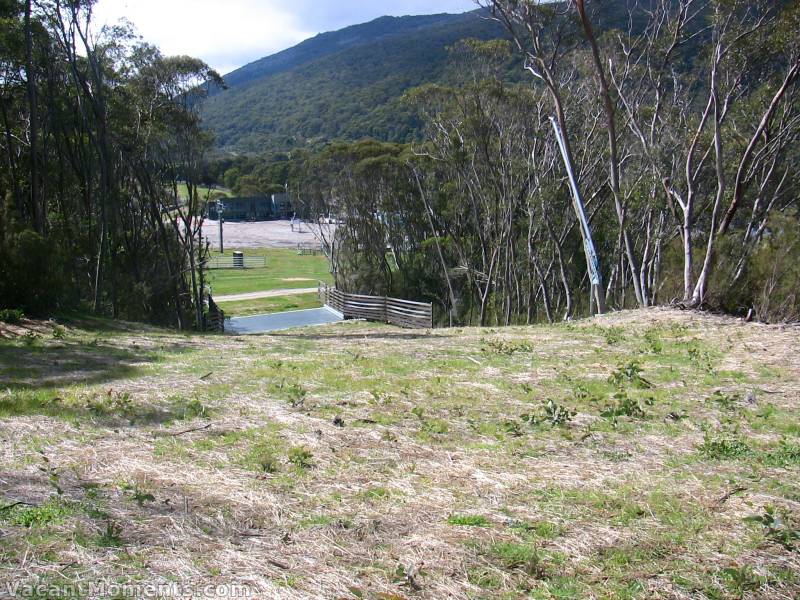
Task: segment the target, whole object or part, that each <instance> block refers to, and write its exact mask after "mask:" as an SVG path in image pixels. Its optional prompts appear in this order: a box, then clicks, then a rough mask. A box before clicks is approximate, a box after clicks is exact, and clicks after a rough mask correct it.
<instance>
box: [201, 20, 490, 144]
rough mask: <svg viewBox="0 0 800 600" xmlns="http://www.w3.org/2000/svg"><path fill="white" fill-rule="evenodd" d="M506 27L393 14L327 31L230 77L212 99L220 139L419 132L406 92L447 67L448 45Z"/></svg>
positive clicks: (297, 139)
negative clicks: (405, 96)
mask: <svg viewBox="0 0 800 600" xmlns="http://www.w3.org/2000/svg"><path fill="white" fill-rule="evenodd" d="M502 35H503V31H502V28H501V27H500V26H499V25H498V24H496V23H494V22H491V21H487V20H486V19H483V18H481V17H480V16H479V15H478V13H475V12H473V13H468V14H466V15H433V16H420V17H398V18H395V17H383V18H381V19H377V20H375V21H372V22H370V23H367V24H364V25H358V26H355V27H349V28H346V29H343V30H341V31H339V32H335V33H330V34H325V35H322V36H318V37H316V38H313V39H312V40H309V41H307V42H304V43H303V44H301V45H300V46H297V47H296V48H293V49H290V50H287V51H285V52H283V53H280V54H278V55H275V56H274V57H268V58H266V59H262V60H261V61H257V62H256V63H253V64H252V65H247V66H245V67H242V69H239V70H237V71H234V72H233V73H231V74H229V75H227V76H226V77H225V80H226V84H227V85H228V86H230V89H228V90H227V91H224V92H222V93H218V94H215V95H214V96H213V97H211V98H209V99H208V100H207V102H206V103H205V104H204V106H203V121H204V124H205V126H206V127H207V128H208V129H210V130H212V131H213V132H214V134H215V136H216V142H217V145H218V146H219V147H221V148H224V149H229V150H236V151H243V152H258V153H261V152H265V151H275V150H288V149H291V148H296V147H305V146H309V145H311V146H313V145H314V144H315V143H320V142H325V141H329V140H333V139H349V140H357V139H361V138H365V137H374V138H376V139H382V140H387V141H396V142H405V141H410V140H411V139H413V138H414V137H415V135H417V133H418V132H419V130H420V128H421V124H420V122H419V120H418V118H417V116H416V114H415V112H414V111H413V110H412V109H411V107H409V106H407V105H405V104H404V103H403V102H402V101H401V99H402V95H403V93H404V92H406V91H407V90H409V89H411V88H414V87H416V86H419V85H421V84H423V83H429V82H432V81H438V80H440V79H442V78H443V77H444V76H445V72H446V67H447V57H448V54H447V47H448V46H451V45H453V44H454V43H456V42H457V41H459V40H461V39H464V38H478V39H492V38H497V37H501V36H502Z"/></svg>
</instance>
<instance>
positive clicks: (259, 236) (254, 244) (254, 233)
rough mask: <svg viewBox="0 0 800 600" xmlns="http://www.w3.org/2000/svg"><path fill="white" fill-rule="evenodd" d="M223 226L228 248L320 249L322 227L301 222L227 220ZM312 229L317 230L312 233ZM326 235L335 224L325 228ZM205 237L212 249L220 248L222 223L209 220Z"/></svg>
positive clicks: (204, 228)
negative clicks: (298, 247) (299, 245)
mask: <svg viewBox="0 0 800 600" xmlns="http://www.w3.org/2000/svg"><path fill="white" fill-rule="evenodd" d="M223 227H224V232H223V235H224V242H225V246H226V247H228V248H296V247H297V245H298V244H301V245H303V246H313V247H317V248H319V247H320V246H321V244H320V237H319V227H320V226H319V225H309V224H308V223H301V224H300V225H299V226H295V228H294V231H292V226H291V223H290V222H289V221H258V222H255V223H253V222H233V221H227V222H225V224H224V225H223ZM312 227H313V228H315V229H316V234H315V232H313V231H312ZM322 227H324V228H325V230H326V232H327V234H328V235H329V234H330V233H331V231H332V228H333V227H334V226H333V225H323V226H322ZM203 233H204V234H205V237H206V238H207V239H208V240H209V241H210V242H211V247H212V248H218V247H219V223H218V222H217V221H212V220H210V219H207V220H206V222H205V225H204V227H203Z"/></svg>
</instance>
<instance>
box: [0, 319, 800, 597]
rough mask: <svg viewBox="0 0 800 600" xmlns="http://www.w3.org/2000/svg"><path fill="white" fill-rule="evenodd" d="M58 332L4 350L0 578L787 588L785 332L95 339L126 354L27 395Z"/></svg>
mask: <svg viewBox="0 0 800 600" xmlns="http://www.w3.org/2000/svg"><path fill="white" fill-rule="evenodd" d="M66 335H67V338H66V341H65V340H64V339H55V338H52V337H51V338H45V337H43V338H42V339H41V340H38V341H37V343H36V344H35V345H33V346H28V345H27V343H26V342H24V341H21V340H17V341H13V342H0V357H9V358H13V357H14V356H17V355H18V354H17V353H19V352H23V351H24V352H25V353H26V354H25V357H26V359H27V360H28V362H30V361H33V363H34V364H35V365H36V367H35V368H36V369H42V371H36V373H34V372H33V371H30V370H29V369H31V368H32V367H31V366H30V365H29V364H16V365H15V364H10V363H9V362H8V361H6V362H4V363H3V364H2V367H3V369H5V370H4V371H2V372H0V378H5V379H6V380H7V381H9V382H13V385H10V388H9V390H10V391H8V392H5V395H4V396H2V395H0V418H2V420H3V421H2V424H3V428H2V429H0V434H1V435H3V436H4V437H3V442H4V444H3V452H4V455H3V459H4V464H5V465H7V467H6V469H5V471H4V473H3V478H4V479H3V481H4V484H3V487H2V488H0V494H1V495H2V500H0V507H1V506H5V505H9V504H12V503H13V502H15V501H18V500H25V501H26V502H28V503H30V505H31V506H22V505H20V506H17V507H14V508H12V509H9V510H7V511H4V512H2V513H0V522H2V528H3V530H4V532H5V531H7V532H8V534H7V535H5V536H4V537H3V538H2V540H1V541H0V556H2V557H3V560H4V564H7V565H8V566H7V567H6V566H0V581H3V580H7V579H10V578H11V577H12V576H13V575H12V574H13V573H14V571H13V569H14V568H15V567H16V566H17V565H19V564H20V561H22V560H23V557H25V556H27V558H25V560H26V561H28V563H27V564H34V565H37V567H36V569H40V570H41V571H42V573H46V572H47V570H48V569H49V568H51V567H52V566H53V565H63V564H70V563H71V562H75V561H77V562H78V563H79V564H83V562H84V561H87V562H91V564H92V565H94V566H93V569H95V570H99V571H100V572H101V573H102V574H104V575H105V576H108V577H128V578H130V577H138V578H142V579H145V580H151V579H153V578H159V577H169V576H176V575H175V574H176V573H180V572H181V569H182V568H183V567H182V565H187V564H191V565H193V566H192V569H193V573H194V574H195V575H197V576H200V577H201V578H207V579H208V580H210V581H214V582H223V581H224V582H233V581H238V580H239V579H238V578H239V577H241V575H240V574H241V573H248V574H249V576H255V577H258V578H260V580H261V581H262V582H263V581H272V582H274V585H275V586H276V588H275V589H279V588H283V587H286V586H290V587H293V588H294V589H296V590H297V591H298V592H299V593H301V594H304V595H307V596H310V597H386V598H389V597H403V598H405V597H411V596H417V595H418V596H419V597H425V598H438V597H445V596H446V595H448V594H450V595H455V597H459V598H519V597H524V598H590V597H594V598H642V599H644V598H652V597H657V596H658V597H662V598H685V597H692V598H694V597H696V598H721V599H731V600H733V599H738V598H785V597H793V596H796V595H797V593H798V592H800V581H798V572H800V570H798V565H800V562H799V561H800V558H798V557H799V556H800V555H798V551H797V548H796V544H795V542H794V541H793V539H794V538H793V535H795V533H796V532H797V530H798V527H799V526H800V523H798V521H799V517H800V515H799V514H798V510H797V506H798V503H799V502H800V485H798V483H797V482H798V481H800V418H799V417H798V412H797V408H798V406H797V393H796V392H797V390H798V389H799V388H800V365H798V364H797V361H796V358H795V357H796V356H798V355H800V354H798V353H799V352H800V347H798V342H797V338H796V336H793V334H792V333H791V332H786V331H783V330H780V329H778V328H773V329H764V328H757V327H749V326H739V325H737V324H735V323H734V322H732V321H726V320H721V319H714V318H711V317H709V318H708V319H704V318H697V317H693V316H691V315H685V314H681V313H672V312H667V311H664V312H660V311H654V312H646V313H627V314H625V315H618V316H614V317H608V318H606V319H598V320H594V321H591V322H586V323H575V324H566V325H557V326H540V327H534V328H511V329H508V330H503V329H495V330H488V329H487V330H476V329H465V330H443V331H438V332H433V333H428V332H407V331H401V330H398V329H395V328H392V327H388V326H382V325H373V324H364V323H348V324H345V325H343V326H339V327H324V328H320V329H315V330H313V331H290V332H283V333H280V334H275V335H271V336H259V337H255V338H248V339H238V338H225V337H214V338H207V339H203V338H195V337H189V338H183V337H180V336H172V335H171V334H167V333H164V332H155V331H151V332H142V333H137V332H131V331H125V330H121V331H114V330H111V331H104V332H103V333H102V335H101V336H99V339H100V342H98V343H99V344H102V345H103V347H107V348H109V352H111V351H112V350H111V349H113V348H117V349H124V348H131V347H132V344H134V343H136V344H138V345H139V348H140V350H138V351H136V352H134V354H135V355H138V353H139V352H141V356H142V357H146V359H145V360H142V362H141V364H139V363H136V362H135V361H132V363H133V364H131V365H130V370H122V371H119V370H116V368H115V367H114V366H113V362H114V361H109V364H107V365H105V366H104V367H102V368H99V367H98V370H96V371H95V373H94V377H95V380H94V381H93V382H91V383H89V384H87V383H84V382H82V381H79V380H77V379H71V378H69V377H68V375H69V371H71V370H74V369H76V368H77V366H76V363H75V362H73V361H64V362H63V363H62V364H60V366H59V373H58V377H56V378H55V379H53V380H52V381H53V382H54V383H51V384H48V386H47V387H44V388H41V389H35V388H33V387H30V388H26V387H25V386H24V383H23V382H24V381H25V380H26V378H28V377H31V376H33V375H36V376H39V377H41V376H45V375H46V367H47V365H46V363H47V361H51V360H52V359H53V357H55V356H56V352H57V351H56V350H55V348H60V347H61V345H63V344H65V343H74V344H76V348H77V349H80V348H81V347H82V345H85V344H88V343H91V341H92V340H94V339H95V337H97V336H98V334H97V333H96V332H94V331H91V330H88V329H81V328H71V329H69V330H68V331H67V334H66ZM747 345H753V346H758V347H762V346H763V347H765V348H768V349H769V350H771V351H769V352H764V351H760V352H758V353H757V354H754V353H752V352H750V351H748V350H746V349H744V348H745V346H747ZM122 358H124V356H123V357H122ZM37 361H38V362H37ZM104 369H105V370H104ZM109 389H111V393H109ZM151 415H159V416H158V418H154V417H151ZM31 428H35V431H36V438H35V441H33V439H32V436H31V435H30V433H29V432H30V431H31ZM98 457H100V458H99V459H98ZM768 505H769V507H773V508H769V510H772V511H773V512H772V513H769V512H768ZM26 511H30V512H26ZM770 514H772V515H774V519H773V521H770V520H769V518H772V517H769V518H768V516H769V515H770ZM751 516H757V517H759V519H761V520H759V521H754V520H746V519H747V518H748V517H751ZM775 519H777V520H775ZM75 547H80V548H81V549H82V550H81V552H80V553H77V554H76V553H75V552H74V551H73V548H75ZM123 551H124V552H123ZM145 551H147V553H148V556H147V559H146V560H139V559H135V557H141V556H142V553H143V552H145ZM124 556H130V557H134V558H132V559H125V558H124ZM265 556H266V557H267V558H266V559H265V558H264V557H265ZM33 559H35V562H32V561H33ZM270 560H272V561H273V562H272V563H271V562H269V561H270ZM126 561H127V562H126ZM275 562H277V563H278V564H279V566H276V565H275V564H274V563H275ZM123 563H124V564H123ZM177 576H178V577H180V576H179V575H177ZM261 585H267V584H263V583H262V584H261ZM275 589H272V588H269V587H266V588H260V591H261V593H262V594H264V595H265V596H267V597H269V595H270V594H272V595H273V596H274V595H276V594H277V592H276V591H275Z"/></svg>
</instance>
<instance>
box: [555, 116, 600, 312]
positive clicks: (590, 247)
mask: <svg viewBox="0 0 800 600" xmlns="http://www.w3.org/2000/svg"><path fill="white" fill-rule="evenodd" d="M550 122H551V123H552V124H553V130H554V131H555V132H556V139H557V140H558V147H559V148H560V149H561V156H562V157H563V158H564V166H565V167H566V168H567V175H569V183H570V187H571V189H572V199H573V201H574V206H575V214H576V215H577V217H578V222H579V223H580V226H581V236H582V237H583V249H584V251H585V252H586V266H587V268H588V269H589V279H590V280H591V284H592V287H591V294H590V296H589V311H590V312H591V313H592V314H593V313H594V311H593V310H592V307H593V305H594V303H595V302H596V303H597V312H598V314H601V315H602V314H604V313H605V312H606V294H605V290H603V276H602V274H601V273H600V259H599V258H598V257H597V251H596V250H595V247H594V241H593V240H592V230H591V229H590V228H589V219H587V218H586V211H585V210H584V208H583V200H582V199H581V193H580V190H579V189H578V181H577V180H576V179H575V172H574V171H573V169H572V162H571V161H570V157H569V152H567V145H566V143H565V142H564V135H563V133H562V132H561V128H560V127H559V126H558V121H556V120H555V119H554V118H553V117H550Z"/></svg>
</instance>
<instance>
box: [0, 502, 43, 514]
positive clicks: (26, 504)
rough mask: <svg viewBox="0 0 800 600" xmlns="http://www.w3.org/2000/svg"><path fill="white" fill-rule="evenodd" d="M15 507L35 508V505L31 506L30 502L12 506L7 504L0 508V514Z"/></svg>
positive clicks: (17, 503)
mask: <svg viewBox="0 0 800 600" xmlns="http://www.w3.org/2000/svg"><path fill="white" fill-rule="evenodd" d="M17 506H36V505H35V504H31V503H30V502H14V504H9V505H8V506H0V512H5V511H7V510H11V509H12V508H15V507H17Z"/></svg>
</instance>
